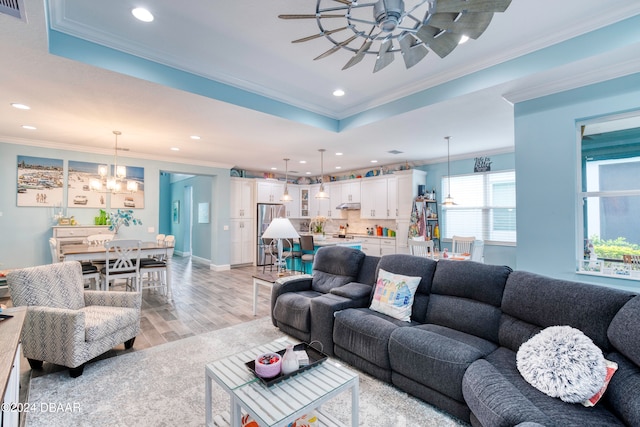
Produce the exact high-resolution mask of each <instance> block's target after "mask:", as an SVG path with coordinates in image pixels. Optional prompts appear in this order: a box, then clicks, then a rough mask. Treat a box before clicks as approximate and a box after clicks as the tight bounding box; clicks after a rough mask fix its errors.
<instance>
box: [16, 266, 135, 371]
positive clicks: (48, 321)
mask: <svg viewBox="0 0 640 427" xmlns="http://www.w3.org/2000/svg"><path fill="white" fill-rule="evenodd" d="M7 284H8V285H9V292H10V293H11V299H12V301H13V305H14V306H27V307H28V308H27V315H26V318H25V322H24V326H23V328H22V350H23V353H24V356H25V357H26V358H27V359H28V361H29V364H30V365H31V368H32V369H39V368H41V367H42V362H50V363H55V364H57V365H63V366H66V367H68V368H70V371H69V373H70V375H71V377H74V378H75V377H78V376H80V375H82V371H83V369H84V364H85V362H87V361H89V360H91V359H93V358H94V357H96V356H99V355H101V354H103V353H105V352H106V351H108V350H110V349H111V348H113V347H114V346H116V345H118V344H120V343H123V342H124V344H125V348H126V349H129V348H132V347H133V342H134V340H135V337H136V335H137V334H138V332H139V331H140V307H141V294H140V293H139V292H115V291H85V290H84V281H83V278H82V268H81V267H80V263H78V262H75V261H70V262H62V263H55V264H49V265H42V266H38V267H29V268H24V269H20V270H14V271H12V272H10V273H9V274H7Z"/></svg>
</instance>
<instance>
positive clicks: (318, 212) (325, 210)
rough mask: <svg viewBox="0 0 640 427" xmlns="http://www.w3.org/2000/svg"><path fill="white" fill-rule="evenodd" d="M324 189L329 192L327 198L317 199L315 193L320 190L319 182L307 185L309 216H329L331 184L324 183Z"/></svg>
mask: <svg viewBox="0 0 640 427" xmlns="http://www.w3.org/2000/svg"><path fill="white" fill-rule="evenodd" d="M324 191H325V192H326V193H328V194H329V198H328V199H317V198H316V194H318V193H319V192H320V184H314V185H311V186H310V187H309V216H310V217H312V218H313V217H316V216H326V217H328V218H330V217H331V209H332V208H335V206H333V207H331V185H330V184H324Z"/></svg>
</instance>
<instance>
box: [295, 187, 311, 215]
mask: <svg viewBox="0 0 640 427" xmlns="http://www.w3.org/2000/svg"><path fill="white" fill-rule="evenodd" d="M298 190H299V191H300V200H299V202H298V205H299V206H300V218H310V217H311V210H310V209H311V206H310V204H309V193H310V191H311V190H310V188H309V187H308V186H302V187H299V188H298Z"/></svg>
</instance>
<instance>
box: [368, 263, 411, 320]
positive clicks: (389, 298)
mask: <svg viewBox="0 0 640 427" xmlns="http://www.w3.org/2000/svg"><path fill="white" fill-rule="evenodd" d="M420 280H422V278H421V277H411V276H403V275H402V274H394V273H389V272H388V271H385V270H383V269H382V268H381V269H380V270H379V271H378V280H377V281H376V289H375V291H374V293H373V300H372V301H371V305H370V306H369V308H370V309H371V310H374V311H377V312H379V313H383V314H386V315H387V316H391V317H393V318H395V319H398V320H404V321H405V322H409V321H411V307H412V306H413V296H414V295H415V293H416V289H418V285H419V284H420Z"/></svg>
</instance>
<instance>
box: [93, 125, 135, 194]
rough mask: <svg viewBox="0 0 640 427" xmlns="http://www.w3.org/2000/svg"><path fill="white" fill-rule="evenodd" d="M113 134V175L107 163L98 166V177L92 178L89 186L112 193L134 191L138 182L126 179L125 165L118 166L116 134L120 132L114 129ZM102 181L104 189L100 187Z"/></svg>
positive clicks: (118, 134) (120, 133)
mask: <svg viewBox="0 0 640 427" xmlns="http://www.w3.org/2000/svg"><path fill="white" fill-rule="evenodd" d="M113 134H114V135H115V137H116V143H115V148H114V154H113V175H111V169H110V168H109V166H108V165H100V166H98V175H99V176H100V179H92V180H91V181H90V187H91V189H92V190H93V191H98V192H105V193H112V194H125V193H135V192H136V191H138V183H137V182H136V181H127V179H126V178H127V168H126V166H118V136H120V135H122V132H120V131H119V130H114V131H113ZM103 183H104V184H105V187H106V191H105V190H103V189H102V185H103Z"/></svg>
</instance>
